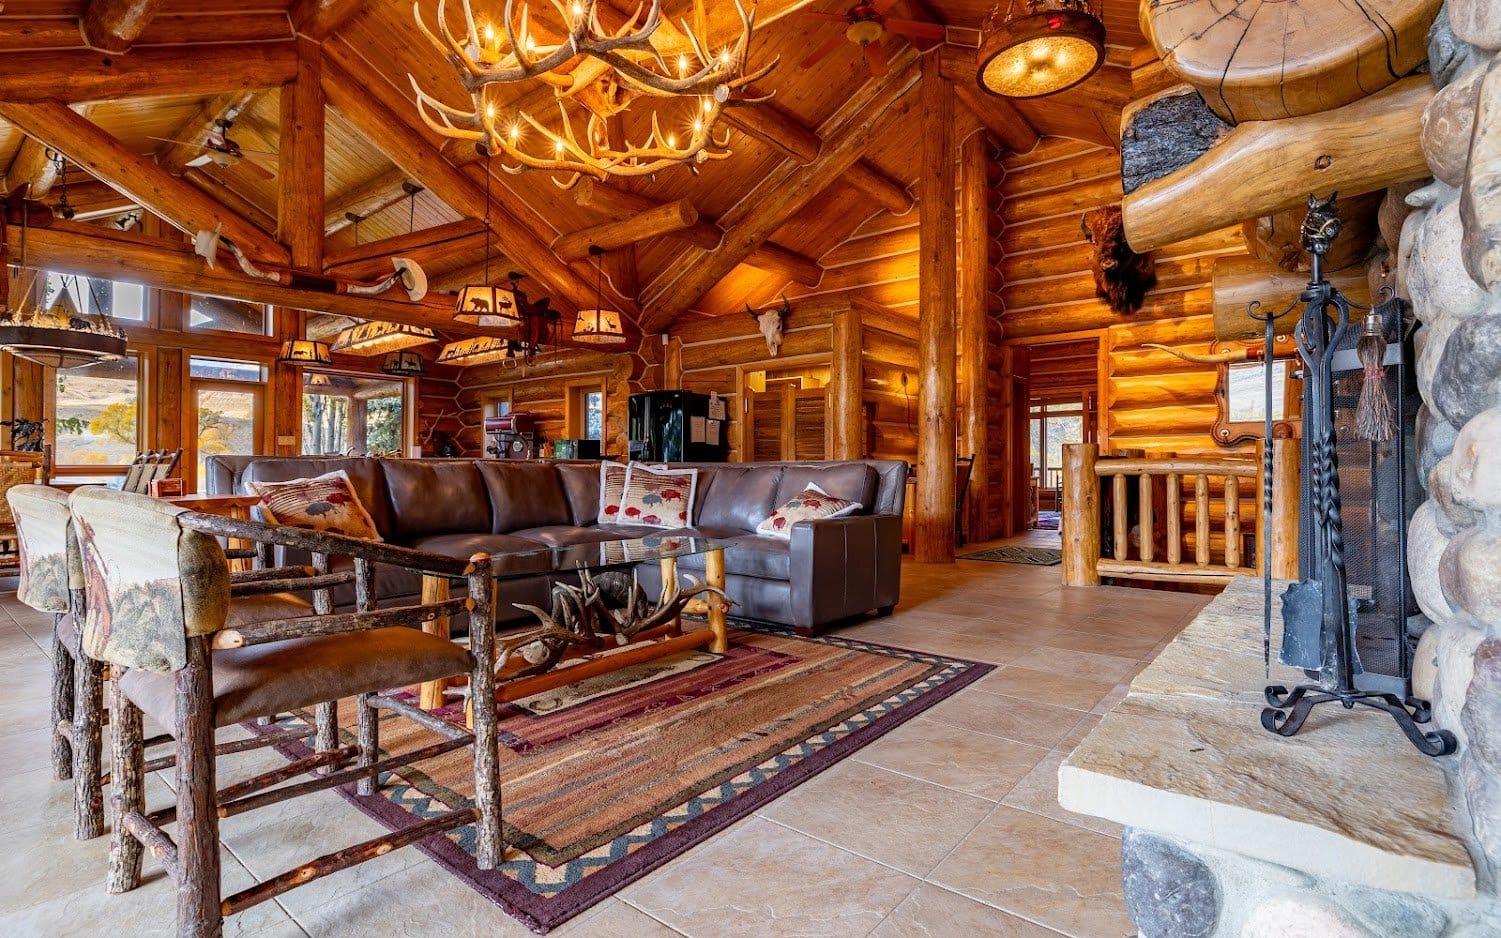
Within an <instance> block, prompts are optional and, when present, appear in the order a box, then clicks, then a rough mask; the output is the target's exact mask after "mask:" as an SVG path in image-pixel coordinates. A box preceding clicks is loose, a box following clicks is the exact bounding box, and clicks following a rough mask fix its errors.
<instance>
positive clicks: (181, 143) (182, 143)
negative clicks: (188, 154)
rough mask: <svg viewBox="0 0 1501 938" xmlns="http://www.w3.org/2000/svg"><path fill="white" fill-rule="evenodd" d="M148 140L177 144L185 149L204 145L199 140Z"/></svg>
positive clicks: (160, 138)
mask: <svg viewBox="0 0 1501 938" xmlns="http://www.w3.org/2000/svg"><path fill="white" fill-rule="evenodd" d="M146 139H147V140H156V141H158V142H160V143H175V144H177V145H178V146H183V147H201V146H203V144H202V143H201V142H199V141H197V140H173V139H172V138H171V137H150V136H148V137H147V138H146Z"/></svg>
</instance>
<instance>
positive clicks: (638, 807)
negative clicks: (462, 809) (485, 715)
mask: <svg viewBox="0 0 1501 938" xmlns="http://www.w3.org/2000/svg"><path fill="white" fill-rule="evenodd" d="M731 640H732V647H731V650H730V653H729V654H727V655H724V656H714V655H703V654H699V655H698V658H699V659H701V660H697V661H687V662H680V663H679V665H678V666H677V667H664V666H663V665H662V664H661V663H658V664H657V665H655V666H648V667H643V669H642V671H641V674H640V679H639V680H637V681H635V682H630V681H621V680H620V678H619V677H618V676H617V677H615V678H613V679H611V680H613V682H614V689H612V690H610V691H609V692H605V693H601V692H600V689H599V687H598V686H595V687H590V686H589V682H581V683H580V684H579V685H575V687H576V688H577V691H576V693H574V694H573V699H575V700H577V702H576V703H569V702H568V701H567V700H564V701H562V702H560V701H558V700H549V701H546V707H544V708H543V709H541V710H540V711H538V710H533V709H529V708H528V707H527V706H519V705H502V708H501V726H500V729H501V743H500V750H501V780H502V794H503V798H504V808H503V813H504V835H505V841H506V844H507V847H508V850H507V854H506V862H505V863H504V864H503V865H502V866H501V868H499V869H496V870H488V871H484V870H480V869H478V868H477V867H476V866H475V864H474V859H473V849H474V829H473V828H472V827H464V828H460V829H458V830H457V831H454V832H452V833H451V834H450V835H449V836H448V837H438V838H432V839H430V840H428V841H426V842H424V843H422V844H420V845H419V849H421V850H423V851H424V852H425V853H427V854H428V855H429V856H431V857H432V858H433V859H434V860H436V861H437V862H438V863H439V865H441V866H443V867H444V868H445V869H447V870H448V871H449V872H451V873H453V874H454V875H456V876H458V877H460V878H461V879H463V880H464V881H466V882H467V883H468V884H469V885H470V886H471V887H472V888H474V889H475V890H476V891H477V892H479V893H480V894H482V895H484V896H486V897H487V898H489V899H490V900H491V901H493V902H495V903H496V904H497V905H499V906H500V907H501V908H503V909H504V910H505V911H506V912H508V913H509V914H511V915H512V916H514V917H515V918H517V919H518V920H520V921H521V922H523V923H525V924H526V925H527V926H528V927H530V928H531V929H532V930H533V931H536V932H539V933H545V932H546V931H547V930H549V929H550V928H553V927H555V926H557V925H558V924H561V923H562V922H564V921H566V920H567V919H569V918H571V917H573V916H575V915H577V914H579V913H580V912H582V911H584V910H586V909H588V908H589V907H591V906H592V905H594V904H595V903H597V902H599V901H601V900H602V899H605V898H607V897H609V896H610V895H612V894H614V893H615V892H616V891H618V890H619V889H621V888H622V887H624V886H625V885H627V884H628V883H630V882H633V881H635V880H636V879H639V878H640V877H641V876H644V875H645V874H646V873H648V872H650V871H651V870H653V869H655V868H657V867H658V866H661V865H662V864H663V863H666V862H667V861H668V860H670V859H672V858H673V857H675V856H677V855H679V854H681V853H683V852H684V851H686V850H688V849H690V848H691V847H693V846H694V845H695V844H697V843H700V842H702V841H703V840H705V839H706V838H708V837H709V836H711V835H712V834H714V833H716V832H718V831H720V830H722V829H724V828H725V827H727V826H729V825H730V824H732V823H734V822H735V821H737V820H739V819H740V818H742V817H745V816H746V815H748V814H750V813H751V812H752V811H754V810H756V809H757V808H760V807H762V806H763V805H765V804H766V803H767V802H769V801H771V800H772V799H774V798H776V797H778V796H779V795H781V794H783V793H785V792H786V791H788V790H790V789H791V788H792V787H794V786H796V785H798V784H800V783H801V782H803V781H806V780H807V779H809V778H812V777H813V776H815V775H817V774H818V773H819V772H821V771H823V770H824V769H827V768H828V767H829V766H831V765H834V764H835V763H837V762H838V761H839V760H841V759H843V758H845V757H846V756H848V755H850V754H851V753H853V752H855V751H856V750H857V749H859V748H860V747H862V746H864V745H866V744H868V743H870V742H871V741H873V740H875V739H877V738H879V737H880V736H882V735H884V734H885V733H887V732H889V731H890V730H891V729H893V728H895V727H896V726H899V725H900V724H902V723H904V722H906V721H907V720H909V719H911V718H912V717H913V716H916V715H917V714H918V713H920V712H922V711H923V710H926V709H927V708H928V707H930V706H932V705H933V704H935V703H937V702H939V701H940V700H942V699H944V698H946V697H948V696H950V695H952V694H953V693H954V692H956V691H958V690H959V689H961V688H963V687H964V686H966V685H968V684H970V683H972V682H973V681H975V680H977V679H978V678H980V677H981V676H983V675H984V674H985V673H986V672H988V671H990V670H992V666H991V665H986V664H979V663H976V662H970V661H964V660H960V659H955V658H948V657H941V656H936V655H928V654H923V653H920V652H914V651H908V650H904V649H897V648H888V647H885V646H880V645H872V644H869V643H865V642H860V641H855V640H850V639H842V638H839V637H837V636H825V637H823V638H818V639H805V638H799V637H796V636H793V635H791V634H788V633H785V632H780V631H770V630H760V629H750V628H739V629H736V630H735V631H734V632H733V633H732V637H731ZM665 660H667V661H671V659H665ZM621 673H626V672H621ZM565 696H566V695H565ZM523 703H525V702H523ZM436 712H437V713H438V714H440V715H442V716H444V718H445V719H449V720H452V721H454V722H460V721H462V719H463V716H462V708H461V707H460V706H459V705H453V706H451V707H449V708H445V709H444V710H440V711H436ZM436 738H437V737H436V736H434V735H432V734H431V733H430V732H429V731H428V730H425V729H421V728H419V727H415V726H414V725H413V724H411V723H410V721H396V720H383V721H382V727H381V742H382V745H383V747H388V748H389V749H391V750H395V751H401V750H406V749H409V748H415V747H416V746H419V745H423V744H425V743H427V742H431V741H433V740H435V739H436ZM351 741H352V740H351ZM306 753H307V750H306V749H305V748H301V746H300V744H299V745H294V746H289V747H286V748H285V749H284V754H285V755H287V756H288V757H290V758H296V757H298V756H301V755H305V754H306ZM468 769H469V758H468V753H467V751H465V750H461V751H459V752H457V753H451V754H449V755H447V756H444V757H442V758H440V759H434V760H429V761H428V762H425V763H423V764H422V765H421V766H419V767H418V769H415V770H404V771H402V772H400V773H398V774H396V775H387V776H385V777H384V778H383V779H382V781H383V785H382V787H381V789H380V790H379V792H378V793H377V794H375V795H371V796H367V797H361V796H359V795H357V794H355V793H354V791H353V788H352V787H350V788H348V789H344V790H341V793H342V794H343V795H344V797H345V798H346V799H348V800H350V801H351V802H353V803H354V804H355V805H356V806H358V807H359V808H360V809H361V810H362V811H364V812H365V813H366V814H369V815H370V816H372V817H374V818H375V819H377V820H379V821H380V822H381V823H383V824H385V825H386V826H387V827H390V828H393V829H394V828H400V827H405V826H407V825H410V824H413V823H415V822H417V821H420V820H421V819H423V818H425V817H431V816H433V815H436V814H441V813H443V812H445V811H447V810H450V809H451V808H453V807H456V806H460V805H464V804H467V803H469V796H470V794H472V791H473V789H472V782H471V780H470V779H469V777H468Z"/></svg>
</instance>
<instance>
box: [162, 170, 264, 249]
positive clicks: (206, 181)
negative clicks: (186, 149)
mask: <svg viewBox="0 0 1501 938" xmlns="http://www.w3.org/2000/svg"><path fill="white" fill-rule="evenodd" d="M182 178H183V179H185V180H187V181H188V182H190V183H192V184H193V185H194V186H196V187H197V188H198V190H199V191H200V192H202V193H203V194H204V195H207V196H208V197H209V198H211V199H213V200H214V201H216V202H220V203H222V204H223V206H224V210H226V211H229V212H232V213H233V214H235V215H238V216H240V217H241V218H243V219H245V220H246V221H248V222H250V223H251V224H252V225H254V226H255V227H257V228H259V229H260V230H261V231H263V232H265V233H266V235H267V236H268V237H270V236H271V235H273V234H274V233H275V231H276V219H275V218H274V217H273V216H272V215H271V213H270V212H268V211H266V210H265V209H263V208H261V207H260V206H259V205H256V204H255V203H254V202H252V201H250V200H249V199H247V198H245V197H244V196H243V195H241V194H240V193H239V192H236V191H235V190H234V189H231V188H230V187H229V186H227V185H225V184H224V183H223V182H221V181H220V180H218V179H215V178H214V177H213V176H210V175H209V174H208V172H207V171H206V170H204V169H202V168H200V167H197V166H193V167H190V168H188V169H185V170H183V173H182Z"/></svg>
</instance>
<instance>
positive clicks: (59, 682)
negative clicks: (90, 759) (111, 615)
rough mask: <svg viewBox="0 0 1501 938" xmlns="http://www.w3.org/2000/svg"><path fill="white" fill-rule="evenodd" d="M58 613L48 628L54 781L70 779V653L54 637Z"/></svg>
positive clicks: (56, 635)
mask: <svg viewBox="0 0 1501 938" xmlns="http://www.w3.org/2000/svg"><path fill="white" fill-rule="evenodd" d="M62 617H63V616H62V613H58V614H57V615H55V616H54V617H53V624H52V777H53V778H54V779H57V780H58V781H62V780H63V779H65V778H72V777H73V744H72V741H71V740H70V738H69V737H70V736H71V728H72V725H73V711H74V705H75V704H74V699H73V652H72V650H71V649H69V648H68V646H67V644H66V643H65V642H64V641H63V640H62V636H60V635H58V634H57V633H58V624H59V623H60V622H61V621H62Z"/></svg>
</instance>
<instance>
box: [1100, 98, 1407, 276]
mask: <svg viewBox="0 0 1501 938" xmlns="http://www.w3.org/2000/svg"><path fill="white" fill-rule="evenodd" d="M1433 94H1434V89H1433V82H1432V81H1431V80H1429V78H1428V76H1426V75H1414V76H1412V77H1411V78H1407V79H1404V80H1402V81H1400V82H1398V83H1397V84H1395V85H1392V86H1391V87H1389V88H1387V89H1385V90H1384V91H1381V92H1378V93H1377V94H1374V95H1371V96H1370V97H1368V98H1362V99H1361V100H1359V101H1356V102H1355V103H1353V104H1347V105H1345V106H1344V107H1341V108H1336V109H1334V110H1332V111H1323V112H1320V113H1317V114H1308V115H1305V116H1302V117H1288V118H1283V119H1282V120H1275V121H1251V122H1248V123H1244V124H1240V125H1238V126H1236V127H1235V128H1234V129H1233V130H1231V131H1230V132H1229V133H1228V134H1226V135H1225V136H1224V137H1223V138H1222V139H1221V140H1220V141H1219V142H1218V143H1216V144H1215V145H1214V146H1212V147H1211V148H1210V149H1209V150H1208V151H1207V152H1205V153H1204V154H1203V155H1202V156H1200V157H1198V158H1197V159H1195V160H1193V161H1192V162H1191V163H1189V164H1188V165H1187V166H1184V167H1182V168H1180V169H1178V170H1175V171H1173V172H1172V173H1170V174H1168V175H1166V176H1163V177H1162V178H1160V179H1154V180H1152V181H1151V182H1148V183H1146V184H1144V185H1142V186H1141V187H1140V188H1138V189H1136V190H1135V191H1134V192H1132V193H1130V194H1129V195H1127V196H1126V197H1125V199H1124V200H1123V202H1122V203H1121V210H1122V212H1123V214H1124V216H1125V228H1126V239H1127V240H1128V241H1129V242H1130V244H1131V247H1132V248H1134V249H1135V250H1137V251H1141V252H1145V251H1150V250H1153V249H1155V248H1160V247H1162V246H1164V245H1167V244H1171V243H1173V242H1174V241H1181V240H1183V239H1184V238H1192V237H1195V236H1196V235H1201V234H1205V233H1207V232H1210V231H1214V230H1215V229H1217V228H1223V227H1225V226H1226V225H1231V224H1236V223H1238V222H1240V221H1243V220H1244V219H1247V218H1257V217H1260V216H1263V215H1272V214H1275V213H1276V212H1279V211H1282V210H1283V209H1289V208H1293V207H1295V206H1296V205H1298V204H1299V203H1301V202H1304V201H1305V200H1306V199H1307V198H1308V193H1310V192H1316V193H1319V194H1320V195H1327V194H1329V193H1330V192H1334V191H1338V192H1339V193H1340V194H1341V195H1344V196H1354V195H1358V194H1361V193H1364V192H1371V191H1374V190H1376V189H1383V188H1386V187H1387V186H1390V185H1394V184H1396V183H1399V182H1406V181H1408V180H1412V179H1419V178H1422V177H1424V176H1427V175H1428V172H1429V171H1428V164H1427V163H1426V162H1425V161H1424V159H1423V148H1422V145H1421V142H1420V140H1419V137H1420V133H1421V130H1422V115H1423V109H1424V108H1425V107H1427V105H1428V102H1429V101H1430V100H1431V99H1432V98H1433Z"/></svg>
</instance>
